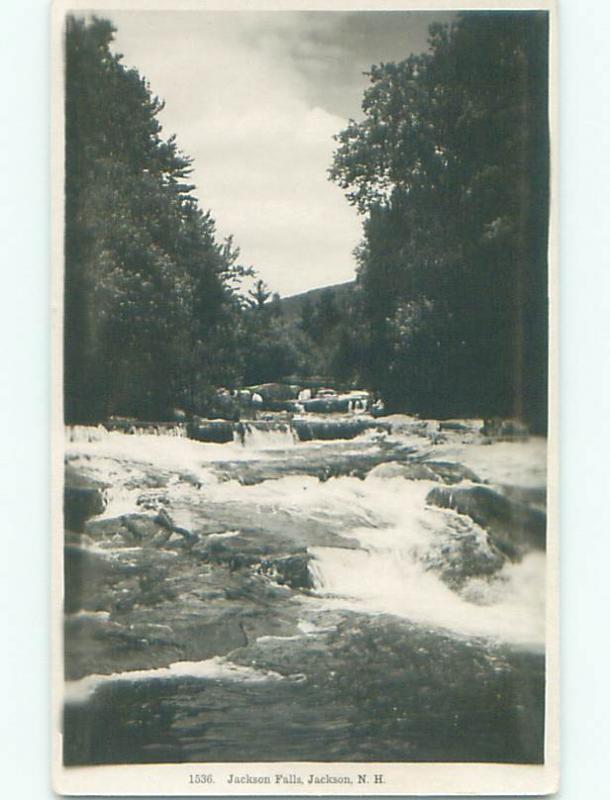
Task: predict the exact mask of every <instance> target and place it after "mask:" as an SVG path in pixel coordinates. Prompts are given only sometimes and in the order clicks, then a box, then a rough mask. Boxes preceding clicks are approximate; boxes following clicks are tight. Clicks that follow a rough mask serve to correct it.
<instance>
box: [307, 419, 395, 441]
mask: <svg viewBox="0 0 610 800" xmlns="http://www.w3.org/2000/svg"><path fill="white" fill-rule="evenodd" d="M292 427H293V428H294V430H295V431H296V434H297V436H298V437H299V440H300V441H301V442H310V441H312V440H314V439H322V440H328V439H354V438H355V437H356V436H359V435H360V434H361V433H363V432H364V431H366V430H379V431H389V430H390V429H391V426H390V425H389V424H388V423H385V422H379V420H375V419H373V418H372V417H370V418H362V417H357V418H355V419H353V418H350V417H347V418H345V419H328V418H326V419H305V418H297V419H294V420H293V421H292Z"/></svg>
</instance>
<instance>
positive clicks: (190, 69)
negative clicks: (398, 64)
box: [101, 11, 431, 295]
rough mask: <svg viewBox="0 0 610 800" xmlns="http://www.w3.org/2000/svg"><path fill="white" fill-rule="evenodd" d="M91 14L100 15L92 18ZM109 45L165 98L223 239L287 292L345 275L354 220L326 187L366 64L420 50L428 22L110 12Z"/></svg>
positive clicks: (171, 127)
mask: <svg viewBox="0 0 610 800" xmlns="http://www.w3.org/2000/svg"><path fill="white" fill-rule="evenodd" d="M101 15H102V16H103V14H101ZM110 16H111V18H112V19H113V21H114V23H115V25H116V26H117V28H118V33H117V37H116V49H117V50H118V51H119V52H122V53H123V54H124V61H125V63H126V64H128V65H130V66H135V67H137V68H138V70H139V71H140V73H141V74H143V75H144V76H145V77H146V78H147V79H148V80H149V82H150V85H151V89H152V91H153V92H154V93H155V94H157V95H159V96H160V97H161V98H163V99H164V100H165V101H166V107H165V110H164V111H163V112H162V115H161V118H160V119H161V122H162V124H163V126H164V131H165V134H166V135H169V134H170V133H176V135H177V139H178V144H179V146H180V147H181V149H182V150H183V151H184V152H185V153H187V154H188V155H190V156H192V157H193V158H194V174H193V182H194V183H195V184H196V186H197V190H196V193H197V196H198V197H199V199H200V201H201V204H202V206H203V207H204V208H205V209H211V211H212V214H213V216H214V218H215V219H216V222H217V228H218V231H219V233H220V234H221V235H222V236H226V235H228V234H233V235H234V237H235V242H236V244H237V245H238V246H239V247H240V248H241V251H242V260H243V262H244V263H246V264H252V265H253V266H254V267H255V268H256V269H257V270H258V272H259V273H260V275H261V276H262V277H263V278H264V279H265V281H267V283H268V284H269V285H270V287H271V288H272V289H274V290H277V291H280V292H281V293H282V294H284V295H286V294H292V293H295V292H299V291H303V290H305V289H309V288H312V287H314V286H321V285H325V284H330V283H337V282H339V281H344V280H349V279H350V278H352V277H353V276H354V262H353V257H352V251H353V249H354V247H355V245H356V244H357V242H358V240H359V238H360V232H361V229H360V220H359V218H358V217H357V216H356V214H355V212H354V210H353V209H352V208H351V207H350V206H349V205H348V203H347V201H346V200H345V198H344V196H343V194H342V192H341V191H340V190H339V189H338V188H337V187H336V186H335V185H334V184H332V183H330V182H329V181H328V179H327V169H328V167H329V166H330V163H331V160H332V153H333V150H334V146H335V143H334V142H333V138H332V137H333V135H334V134H335V133H337V132H338V131H340V130H341V129H343V128H344V127H345V125H346V124H347V119H348V116H351V115H356V114H357V113H358V110H359V102H360V98H361V95H362V91H363V88H364V86H365V85H366V79H365V78H364V77H363V76H362V72H363V70H365V69H366V68H367V67H368V66H370V64H371V63H374V62H376V61H377V62H378V61H380V60H386V61H387V60H390V59H392V58H399V57H404V56H406V55H408V52H410V51H411V50H413V49H416V50H417V49H418V50H422V49H425V38H426V30H427V25H428V23H429V22H430V21H431V18H430V15H425V14H424V15H422V14H419V15H417V14H411V15H409V14H406V13H401V14H399V15H396V14H393V15H388V14H387V13H386V14H384V13H375V14H363V13H339V12H317V13H315V12H313V13H312V12H262V11H261V12H240V13H234V12H230V11H216V12H210V11H208V12H187V11H172V12H168V11H157V12H154V11H141V12H139V11H116V12H115V11H113V12H111V13H110Z"/></svg>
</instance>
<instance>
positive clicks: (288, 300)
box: [280, 281, 355, 322]
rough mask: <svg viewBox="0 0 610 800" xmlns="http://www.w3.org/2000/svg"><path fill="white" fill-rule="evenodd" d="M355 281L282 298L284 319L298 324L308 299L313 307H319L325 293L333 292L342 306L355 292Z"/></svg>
mask: <svg viewBox="0 0 610 800" xmlns="http://www.w3.org/2000/svg"><path fill="white" fill-rule="evenodd" d="M354 286H355V281H347V282H346V283H335V284H333V285H332V286H321V287H319V288H317V289H310V290H309V291H308V292H301V294H293V295H290V297H282V298H281V300H280V305H281V308H282V313H283V315H284V319H286V321H287V322H296V320H298V319H299V317H300V316H301V308H302V307H303V303H304V302H305V299H306V298H309V301H310V302H311V304H312V305H314V306H315V305H317V304H318V302H319V301H320V297H321V295H322V294H323V293H324V292H327V291H331V292H332V293H333V295H334V297H335V301H336V302H337V304H338V305H342V303H343V301H344V300H346V299H348V298H349V296H350V295H351V293H352V292H353V291H354Z"/></svg>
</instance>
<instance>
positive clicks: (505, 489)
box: [500, 486, 546, 511]
mask: <svg viewBox="0 0 610 800" xmlns="http://www.w3.org/2000/svg"><path fill="white" fill-rule="evenodd" d="M500 491H501V493H502V494H503V495H504V496H505V497H508V499H509V500H514V501H516V502H517V503H523V504H525V505H527V506H531V507H532V508H537V509H539V510H540V511H545V509H546V486H501V487H500Z"/></svg>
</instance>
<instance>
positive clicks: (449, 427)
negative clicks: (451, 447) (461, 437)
mask: <svg viewBox="0 0 610 800" xmlns="http://www.w3.org/2000/svg"><path fill="white" fill-rule="evenodd" d="M438 429H439V431H460V432H462V431H467V430H470V429H469V427H468V425H466V424H465V423H464V422H462V421H461V420H455V419H448V420H445V421H443V422H439V425H438Z"/></svg>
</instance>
